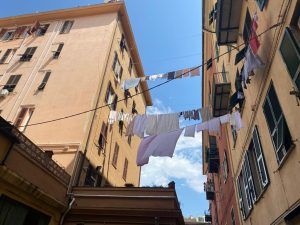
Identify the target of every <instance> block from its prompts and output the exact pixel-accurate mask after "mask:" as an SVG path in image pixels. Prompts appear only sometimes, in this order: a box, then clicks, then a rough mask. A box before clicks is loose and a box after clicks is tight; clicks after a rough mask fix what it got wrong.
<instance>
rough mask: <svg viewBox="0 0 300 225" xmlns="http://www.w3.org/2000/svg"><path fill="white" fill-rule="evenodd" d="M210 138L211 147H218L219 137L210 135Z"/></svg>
mask: <svg viewBox="0 0 300 225" xmlns="http://www.w3.org/2000/svg"><path fill="white" fill-rule="evenodd" d="M208 139H209V148H214V149H216V148H218V147H217V138H216V137H215V136H211V135H209V137H208Z"/></svg>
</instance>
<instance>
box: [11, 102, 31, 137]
mask: <svg viewBox="0 0 300 225" xmlns="http://www.w3.org/2000/svg"><path fill="white" fill-rule="evenodd" d="M33 111H34V107H32V106H31V107H22V108H21V110H20V112H19V114H18V116H17V119H16V121H15V124H14V125H15V126H16V127H17V128H18V129H19V130H20V131H21V132H25V130H26V128H27V126H28V124H29V121H30V119H31V117H32V114H33Z"/></svg>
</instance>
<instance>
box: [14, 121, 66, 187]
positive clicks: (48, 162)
mask: <svg viewBox="0 0 300 225" xmlns="http://www.w3.org/2000/svg"><path fill="white" fill-rule="evenodd" d="M11 133H12V134H13V136H14V137H16V138H17V139H18V141H19V143H17V144H16V145H17V146H19V147H20V148H21V149H22V150H23V151H24V152H25V153H26V154H27V155H28V156H29V158H30V159H32V160H34V161H35V162H36V163H38V164H39V165H40V166H42V167H44V168H45V169H46V170H48V171H49V172H50V173H52V174H53V175H54V176H55V177H56V178H58V179H59V180H60V181H61V182H62V183H64V184H66V185H67V184H68V183H69V180H70V175H69V174H68V173H67V172H66V171H65V170H64V169H63V168H62V167H60V166H59V165H58V164H57V163H56V162H55V161H53V160H52V159H51V158H49V157H48V156H47V155H46V154H45V153H44V152H43V151H42V150H41V149H40V148H39V147H37V146H36V145H35V144H34V143H33V142H32V141H31V140H29V139H28V138H27V137H26V136H25V135H24V134H23V133H21V132H20V131H19V130H18V129H16V128H15V127H12V129H11Z"/></svg>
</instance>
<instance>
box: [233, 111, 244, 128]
mask: <svg viewBox="0 0 300 225" xmlns="http://www.w3.org/2000/svg"><path fill="white" fill-rule="evenodd" d="M233 115H234V120H235V126H236V130H240V129H242V128H243V122H242V118H241V114H240V112H239V111H236V112H234V113H233Z"/></svg>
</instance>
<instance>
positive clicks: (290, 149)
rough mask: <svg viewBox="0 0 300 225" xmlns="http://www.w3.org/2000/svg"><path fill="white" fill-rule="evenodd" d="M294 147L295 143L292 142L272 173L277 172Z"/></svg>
mask: <svg viewBox="0 0 300 225" xmlns="http://www.w3.org/2000/svg"><path fill="white" fill-rule="evenodd" d="M294 148H296V145H295V144H294V143H292V145H291V147H290V148H289V150H288V151H287V153H286V155H285V156H284V157H283V159H282V161H281V162H280V163H279V165H278V168H277V169H276V170H275V171H274V173H276V172H278V171H279V170H280V169H281V168H282V167H283V165H284V163H285V161H286V160H287V159H288V157H289V155H290V154H291V152H292V151H293V149H294Z"/></svg>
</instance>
